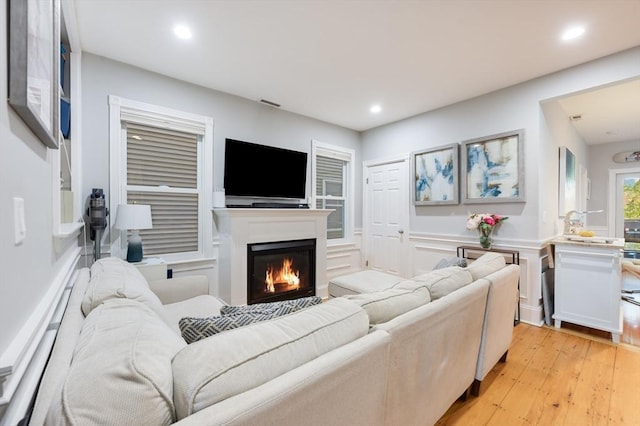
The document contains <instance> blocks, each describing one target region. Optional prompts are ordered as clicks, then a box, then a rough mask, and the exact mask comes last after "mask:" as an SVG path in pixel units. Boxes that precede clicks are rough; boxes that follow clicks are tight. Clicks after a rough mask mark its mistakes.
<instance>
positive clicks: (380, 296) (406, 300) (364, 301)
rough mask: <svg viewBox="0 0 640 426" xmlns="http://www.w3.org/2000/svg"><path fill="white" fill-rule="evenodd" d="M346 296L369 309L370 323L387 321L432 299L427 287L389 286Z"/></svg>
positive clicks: (366, 309)
mask: <svg viewBox="0 0 640 426" xmlns="http://www.w3.org/2000/svg"><path fill="white" fill-rule="evenodd" d="M344 297H346V298H347V299H349V300H351V301H353V302H355V303H357V304H358V305H360V306H361V307H362V308H363V309H364V310H365V311H367V315H369V324H370V325H375V324H381V323H383V322H387V321H389V320H391V319H393V318H395V317H397V316H398V315H402V314H403V313H405V312H408V311H410V310H412V309H415V308H417V307H418V306H422V305H424V304H425V303H429V302H430V301H431V296H430V294H429V289H428V288H426V287H415V288H413V289H400V288H389V289H387V290H382V291H376V292H373V293H362V294H353V295H347V296H344Z"/></svg>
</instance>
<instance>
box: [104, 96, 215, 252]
mask: <svg viewBox="0 0 640 426" xmlns="http://www.w3.org/2000/svg"><path fill="white" fill-rule="evenodd" d="M109 99H110V115H111V118H110V124H111V126H112V129H114V128H117V129H116V131H115V132H113V131H112V136H111V162H112V166H111V176H112V182H111V188H117V191H115V192H116V193H112V194H111V195H110V200H111V201H110V211H111V212H113V214H114V217H112V218H111V223H112V224H113V223H114V222H115V215H117V205H118V204H124V203H127V204H134V203H137V204H148V205H150V206H151V216H152V222H153V228H152V229H147V230H141V231H140V235H141V237H142V241H143V245H144V254H145V256H161V257H163V258H164V259H166V260H168V261H177V260H189V259H197V258H203V257H211V255H212V253H211V212H210V209H208V208H207V206H210V205H211V199H210V198H211V196H210V194H211V192H212V191H211V186H212V184H211V182H212V167H213V165H212V160H213V158H212V152H213V149H212V148H213V147H212V141H213V135H212V133H213V120H212V119H210V118H207V117H201V116H196V115H192V114H187V113H183V112H179V111H174V110H170V109H167V108H162V107H157V106H153V105H147V104H142V103H138V102H134V101H126V100H123V99H120V98H117V97H110V98H109ZM114 133H115V134H116V135H117V137H116V136H115V135H114ZM114 180H115V181H114ZM112 191H113V190H112ZM113 233H114V234H115V235H114V238H113V239H114V240H115V239H117V238H118V237H120V240H119V244H117V243H116V242H115V241H112V243H115V244H112V254H114V255H116V256H119V257H123V252H124V250H125V249H126V238H125V236H124V232H122V233H121V234H118V232H117V230H115V229H114V230H113Z"/></svg>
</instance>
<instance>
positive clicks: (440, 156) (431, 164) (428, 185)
mask: <svg viewBox="0 0 640 426" xmlns="http://www.w3.org/2000/svg"><path fill="white" fill-rule="evenodd" d="M414 162H415V202H416V204H445V203H446V204H453V203H456V204H457V202H458V197H457V190H458V188H457V173H458V171H457V162H458V156H457V145H456V146H455V147H451V146H449V147H446V148H444V149H439V150H438V149H436V150H433V151H428V152H423V153H420V154H416V155H415V159H414Z"/></svg>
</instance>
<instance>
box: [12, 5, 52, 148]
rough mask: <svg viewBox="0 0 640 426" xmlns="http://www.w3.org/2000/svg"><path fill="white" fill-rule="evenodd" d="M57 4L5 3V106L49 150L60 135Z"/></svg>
mask: <svg viewBox="0 0 640 426" xmlns="http://www.w3.org/2000/svg"><path fill="white" fill-rule="evenodd" d="M59 24H60V10H59V2H58V0H50V1H25V0H10V1H9V55H8V56H9V105H11V107H12V108H13V109H14V110H15V111H16V112H17V113H18V115H19V116H20V118H22V120H23V121H24V122H25V123H26V124H27V125H28V126H29V128H30V129H31V130H32V131H33V133H34V134H35V135H36V136H37V137H38V138H39V139H40V140H41V141H42V143H44V144H45V145H46V146H48V147H49V148H58V137H59V133H60V121H59V110H60V96H59V86H60V84H59V81H58V78H59V71H58V67H59V56H60V35H59Z"/></svg>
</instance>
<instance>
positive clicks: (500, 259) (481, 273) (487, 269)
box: [466, 252, 506, 281]
mask: <svg viewBox="0 0 640 426" xmlns="http://www.w3.org/2000/svg"><path fill="white" fill-rule="evenodd" d="M505 264H506V262H505V260H504V256H503V255H502V254H500V253H494V252H488V253H485V254H483V255H482V256H480V257H479V258H477V259H476V260H474V261H473V262H471V263H470V264H469V266H467V268H466V269H467V271H469V272H470V273H471V276H472V277H473V280H474V281H476V280H479V279H480V278H484V277H486V276H487V275H489V274H493V273H494V272H496V271H498V270H500V269H502V268H504V266H505Z"/></svg>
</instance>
